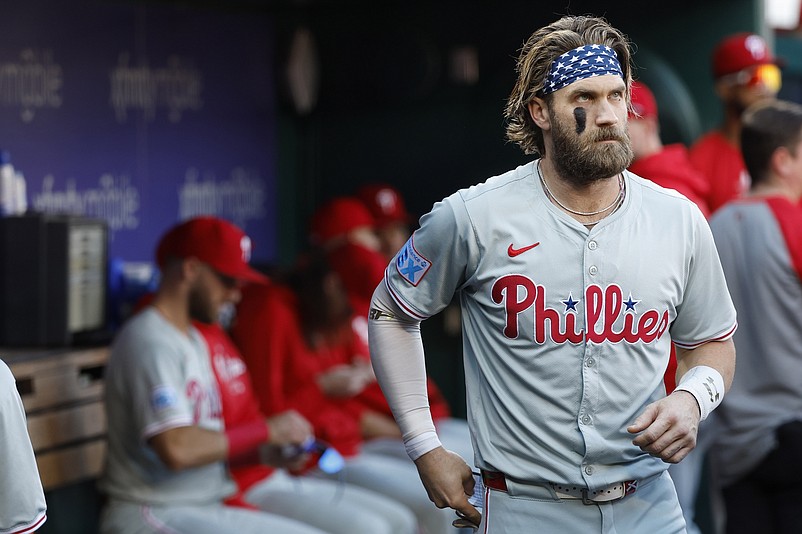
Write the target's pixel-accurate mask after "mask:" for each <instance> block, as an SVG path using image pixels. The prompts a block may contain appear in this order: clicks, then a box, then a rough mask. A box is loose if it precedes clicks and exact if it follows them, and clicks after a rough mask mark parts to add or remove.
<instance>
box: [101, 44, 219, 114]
mask: <svg viewBox="0 0 802 534" xmlns="http://www.w3.org/2000/svg"><path fill="white" fill-rule="evenodd" d="M129 62H130V54H128V53H127V52H124V53H122V54H120V58H119V61H118V62H117V67H115V68H114V69H112V70H111V72H110V73H109V78H110V95H109V102H110V103H111V106H112V107H113V108H114V112H115V115H116V117H117V121H118V122H120V123H124V122H125V121H126V120H127V119H128V110H129V109H135V110H140V111H142V112H143V113H144V115H145V118H146V119H147V120H150V121H152V120H153V119H155V118H156V110H157V108H159V107H162V108H167V118H168V120H169V121H170V122H172V123H177V122H180V121H181V115H182V114H183V112H184V111H185V110H187V109H191V110H199V109H202V108H203V98H202V97H201V92H202V91H203V75H202V73H201V72H200V71H199V70H198V69H196V68H195V67H194V66H192V62H191V61H188V60H185V59H182V58H180V57H178V56H170V57H168V58H167V66H166V67H163V68H156V69H152V68H150V67H149V66H148V61H147V59H145V60H144V61H141V64H140V65H138V66H130V65H129Z"/></svg>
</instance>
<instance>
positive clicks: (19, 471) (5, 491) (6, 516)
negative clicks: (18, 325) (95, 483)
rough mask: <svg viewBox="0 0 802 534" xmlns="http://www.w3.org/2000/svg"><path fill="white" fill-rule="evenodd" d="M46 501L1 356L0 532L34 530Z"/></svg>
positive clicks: (21, 411)
mask: <svg viewBox="0 0 802 534" xmlns="http://www.w3.org/2000/svg"><path fill="white" fill-rule="evenodd" d="M46 519H47V505H46V503H45V494H44V492H43V491H42V482H41V481H40V480H39V470H38V468H37V467H36V457H35V456H34V454H33V447H32V446H31V440H30V437H29V436H28V426H27V424H26V422H25V409H24V408H23V406H22V400H21V399H20V396H19V394H18V393H17V386H16V381H15V380H14V375H12V374H11V370H10V369H9V368H8V367H7V366H6V364H5V362H3V361H2V360H0V534H18V533H22V532H33V531H35V530H37V529H38V528H39V527H41V526H42V525H43V524H44V522H45V520H46Z"/></svg>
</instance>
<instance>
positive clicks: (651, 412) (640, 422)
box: [627, 404, 657, 445]
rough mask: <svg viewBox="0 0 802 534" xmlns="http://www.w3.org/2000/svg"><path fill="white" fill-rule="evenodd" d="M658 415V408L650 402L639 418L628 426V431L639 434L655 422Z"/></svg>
mask: <svg viewBox="0 0 802 534" xmlns="http://www.w3.org/2000/svg"><path fill="white" fill-rule="evenodd" d="M656 417H657V408H656V407H655V405H654V404H650V405H649V406H647V407H646V410H644V412H643V413H642V414H640V415H639V416H638V418H637V419H635V422H634V423H632V424H631V425H629V426H628V427H627V432H629V433H630V434H637V433H638V432H641V431H642V430H645V429H646V428H647V427H648V426H649V425H651V424H652V423H653V422H654V420H655V418H656ZM636 445H637V443H636Z"/></svg>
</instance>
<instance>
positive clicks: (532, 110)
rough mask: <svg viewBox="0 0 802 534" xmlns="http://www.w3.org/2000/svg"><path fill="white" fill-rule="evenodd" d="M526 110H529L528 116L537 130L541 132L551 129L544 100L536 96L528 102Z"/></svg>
mask: <svg viewBox="0 0 802 534" xmlns="http://www.w3.org/2000/svg"><path fill="white" fill-rule="evenodd" d="M527 108H528V109H529V116H530V117H531V118H532V121H533V122H534V123H535V125H537V127H538V128H540V129H541V130H550V129H551V121H550V120H549V109H548V106H547V104H546V101H545V100H543V99H542V98H539V97H537V96H536V97H535V98H533V99H532V100H530V101H529V104H528V105H527Z"/></svg>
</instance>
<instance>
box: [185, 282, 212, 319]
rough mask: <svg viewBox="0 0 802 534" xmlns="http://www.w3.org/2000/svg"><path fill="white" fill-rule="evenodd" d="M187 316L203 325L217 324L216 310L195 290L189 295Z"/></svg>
mask: <svg viewBox="0 0 802 534" xmlns="http://www.w3.org/2000/svg"><path fill="white" fill-rule="evenodd" d="M189 316H190V317H191V318H192V319H194V320H196V321H200V322H202V323H205V324H214V323H215V322H217V310H216V309H215V308H214V306H213V305H212V303H210V302H209V299H208V298H206V295H205V294H204V293H203V292H202V291H199V290H197V289H195V290H193V291H190V293H189Z"/></svg>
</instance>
